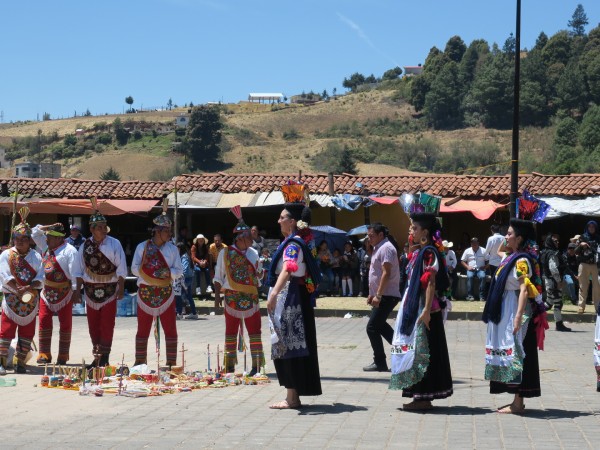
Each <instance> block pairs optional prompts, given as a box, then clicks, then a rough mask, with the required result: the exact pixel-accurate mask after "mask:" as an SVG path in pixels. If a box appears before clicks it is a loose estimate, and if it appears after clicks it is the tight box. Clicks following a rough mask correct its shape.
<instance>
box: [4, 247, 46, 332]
mask: <svg viewBox="0 0 600 450" xmlns="http://www.w3.org/2000/svg"><path fill="white" fill-rule="evenodd" d="M9 251H10V254H9V256H8V265H9V267H10V273H11V274H12V276H13V277H14V279H15V281H16V282H17V284H18V285H19V286H27V285H30V284H31V282H32V281H33V280H34V278H35V276H36V275H37V271H36V270H35V269H34V268H33V267H31V265H30V264H29V263H28V262H27V261H26V260H25V257H24V256H21V255H19V253H18V252H17V251H15V250H12V249H11V250H9ZM31 294H33V298H32V299H31V300H30V301H29V302H27V303H25V302H22V301H21V298H20V297H19V296H18V295H16V294H13V293H8V292H5V293H4V300H3V301H2V311H3V312H4V314H6V317H8V318H9V319H10V320H12V321H13V322H14V323H16V324H17V325H20V326H25V325H29V324H30V323H31V322H32V321H33V320H35V318H36V316H37V313H38V309H39V303H38V301H39V291H38V290H37V289H32V290H31Z"/></svg>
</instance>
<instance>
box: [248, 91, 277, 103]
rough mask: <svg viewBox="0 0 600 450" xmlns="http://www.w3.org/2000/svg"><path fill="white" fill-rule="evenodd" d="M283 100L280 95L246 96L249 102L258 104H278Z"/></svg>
mask: <svg viewBox="0 0 600 450" xmlns="http://www.w3.org/2000/svg"><path fill="white" fill-rule="evenodd" d="M282 100H283V94H281V93H278V92H276V93H250V94H249V95H248V101H249V102H258V103H265V102H267V103H275V102H277V103H279V102H281V101H282Z"/></svg>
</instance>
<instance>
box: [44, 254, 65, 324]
mask: <svg viewBox="0 0 600 450" xmlns="http://www.w3.org/2000/svg"><path fill="white" fill-rule="evenodd" d="M63 246H64V244H63ZM57 250H58V249H57ZM44 274H45V279H44V289H43V290H42V294H41V297H42V300H43V301H44V303H46V306H48V309H49V310H50V311H52V312H53V313H55V312H58V311H59V310H60V309H62V308H63V307H64V306H65V305H66V304H67V303H69V301H70V300H71V296H72V295H73V291H72V289H71V280H70V279H69V277H67V274H66V273H65V272H64V270H63V268H62V267H61V265H60V264H59V263H58V261H57V260H56V254H55V252H54V251H52V250H49V251H47V252H46V254H45V255H44Z"/></svg>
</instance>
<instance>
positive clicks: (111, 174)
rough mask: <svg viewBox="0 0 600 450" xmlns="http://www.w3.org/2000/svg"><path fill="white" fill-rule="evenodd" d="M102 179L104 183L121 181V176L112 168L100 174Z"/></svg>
mask: <svg viewBox="0 0 600 450" xmlns="http://www.w3.org/2000/svg"><path fill="white" fill-rule="evenodd" d="M100 179H101V180H104V181H108V180H114V181H121V175H119V172H117V171H116V170H115V169H113V167H112V166H110V167H109V168H108V169H106V170H105V171H104V172H102V174H100Z"/></svg>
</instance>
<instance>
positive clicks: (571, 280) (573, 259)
mask: <svg viewBox="0 0 600 450" xmlns="http://www.w3.org/2000/svg"><path fill="white" fill-rule="evenodd" d="M576 248H577V244H576V243H575V242H569V245H568V246H567V250H566V252H565V260H566V262H567V268H566V269H565V274H564V276H563V281H564V282H565V284H566V286H567V292H568V294H569V297H570V299H571V303H573V304H574V305H576V304H577V301H578V300H579V295H578V292H579V278H577V273H578V272H579V263H578V262H577V255H576V254H575V249H576Z"/></svg>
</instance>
